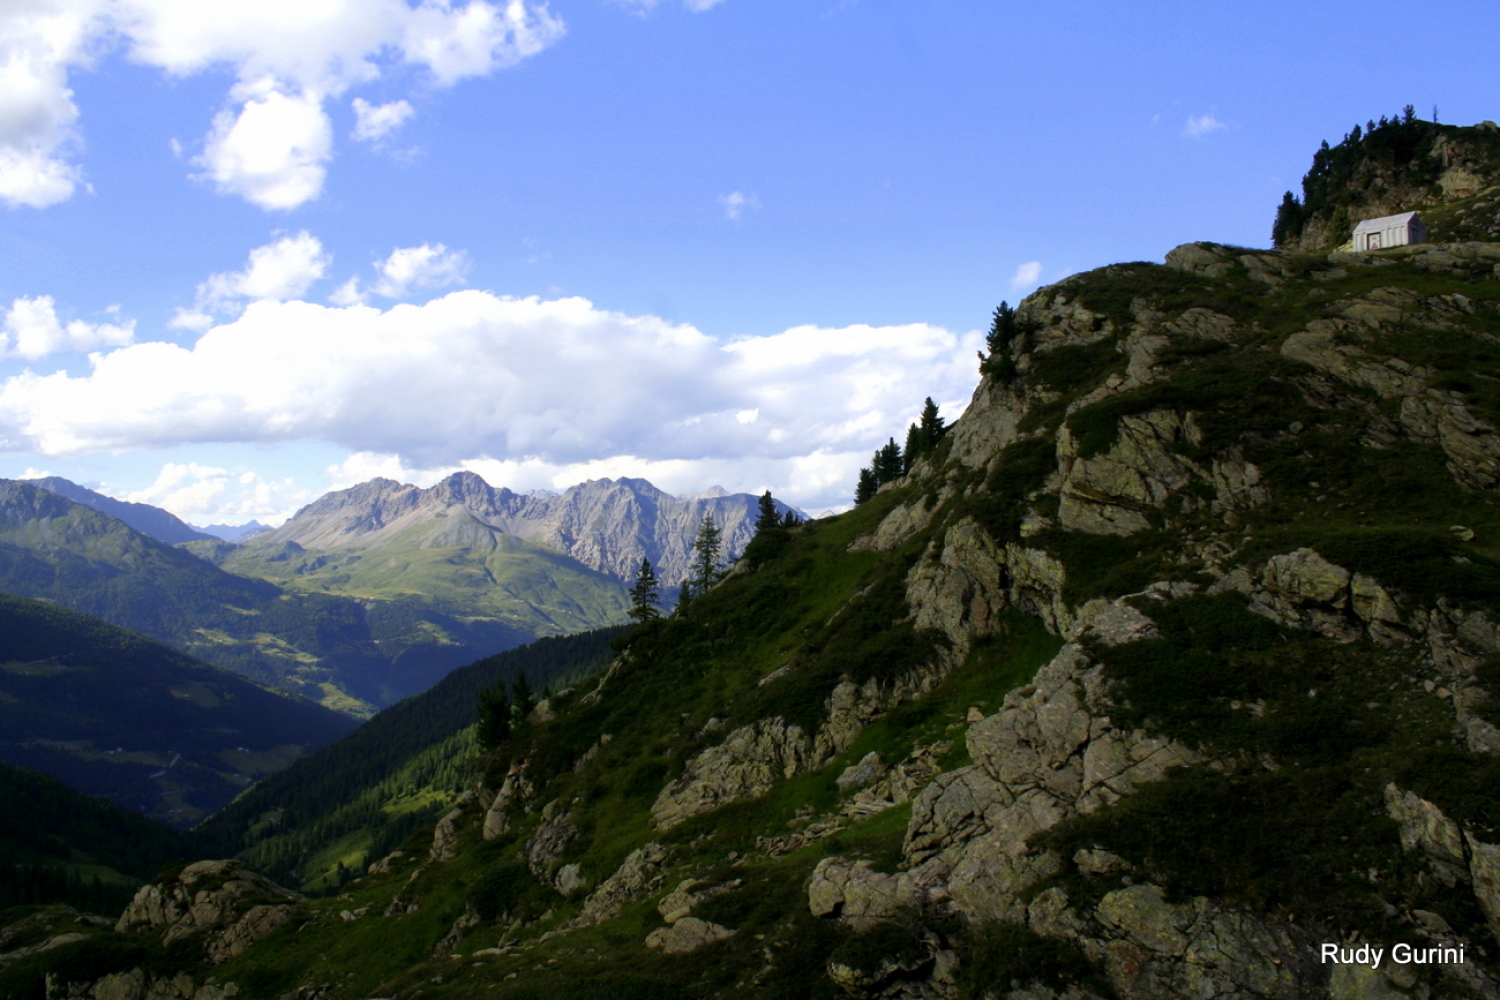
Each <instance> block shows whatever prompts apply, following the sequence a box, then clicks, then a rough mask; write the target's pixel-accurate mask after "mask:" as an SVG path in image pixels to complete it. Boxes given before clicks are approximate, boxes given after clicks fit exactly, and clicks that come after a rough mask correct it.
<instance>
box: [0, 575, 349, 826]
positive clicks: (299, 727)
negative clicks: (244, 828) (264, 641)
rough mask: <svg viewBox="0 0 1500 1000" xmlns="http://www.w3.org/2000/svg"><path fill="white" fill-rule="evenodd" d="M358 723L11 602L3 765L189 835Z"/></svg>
mask: <svg viewBox="0 0 1500 1000" xmlns="http://www.w3.org/2000/svg"><path fill="white" fill-rule="evenodd" d="M354 725H355V723H354V720H352V719H349V718H348V717H347V716H344V715H340V714H338V713H335V712H332V711H329V710H328V709H325V708H322V707H320V706H318V705H314V704H311V703H309V702H305V701H301V700H299V699H293V698H288V697H285V696H283V695H279V694H276V693H273V692H271V691H267V690H265V689H263V688H260V687H257V686H256V685H254V684H251V683H250V682H248V681H246V680H244V679H243V678H240V677H238V676H236V675H234V674H231V673H229V672H227V671H225V670H221V669H218V668H215V667H211V666H208V665H207V664H204V663H202V662H199V661H197V660H194V659H193V658H192V657H190V656H187V655H185V654H183V653H180V652H178V651H176V650H174V649H169V648H167V647H166V646H163V645H161V644H159V643H156V642H152V641H151V640H149V639H146V638H144V637H142V636H139V635H135V634H133V633H131V632H128V631H126V630H124V629H121V628H116V627H115V626H112V625H108V624H106V623H104V622H102V621H99V620H98V619H95V618H90V617H88V616H87V615H82V614H79V613H78V612H75V611H69V610H67V609H64V608H59V607H56V606H54V605H50V604H47V603H44V602H41V601H35V600H28V599H26V598H21V597H14V596H11V595H8V594H0V759H3V760H6V761H8V762H10V763H12V764H18V765H22V766H25V767H29V768H33V769H35V770H38V771H44V772H46V773H48V774H51V775H53V776H55V777H57V778H60V779H62V780H63V781H65V782H66V783H68V784H69V785H71V786H72V787H73V788H75V789H77V790H79V791H81V792H83V793H85V794H87V795H93V796H98V797H101V798H106V799H109V800H110V801H111V802H114V803H115V804H117V805H119V806H123V807H125V808H128V809H130V810H132V811H134V812H137V813H141V814H143V815H146V816H150V817H152V818H153V819H157V820H159V821H161V822H163V823H167V824H170V825H172V826H175V827H178V828H185V827H187V826H189V825H191V824H193V823H196V822H197V821H199V820H201V819H202V818H203V817H205V816H207V815H209V814H210V813H213V812H215V811H217V810H218V809H220V808H222V807H223V806H224V805H225V804H226V803H228V802H229V801H230V800H231V799H233V798H234V797H235V796H236V795H238V794H239V793H240V792H241V791H243V790H244V788H245V787H246V786H247V785H249V784H250V783H251V782H252V781H254V780H255V779H256V778H258V777H261V776H262V775H265V774H269V773H271V772H273V771H276V770H279V769H280V768H282V767H285V766H286V765H287V764H288V763H290V762H291V761H292V760H295V759H296V758H297V757H299V756H301V755H302V754H304V753H306V752H308V751H309V750H312V749H315V748H317V747H320V746H323V745H325V744H328V743H331V742H333V741H334V740H335V739H337V738H338V737H340V736H343V735H344V734H345V733H348V732H349V731H350V730H351V729H352V728H353V727H354Z"/></svg>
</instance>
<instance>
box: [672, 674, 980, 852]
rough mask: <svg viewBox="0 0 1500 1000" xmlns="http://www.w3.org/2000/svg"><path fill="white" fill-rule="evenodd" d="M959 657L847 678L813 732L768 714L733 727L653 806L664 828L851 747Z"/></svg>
mask: <svg viewBox="0 0 1500 1000" xmlns="http://www.w3.org/2000/svg"><path fill="white" fill-rule="evenodd" d="M953 662H954V658H953V657H952V656H949V657H939V659H938V660H937V661H936V662H933V663H930V664H928V665H926V666H923V667H920V668H918V669H916V670H913V671H911V672H909V673H907V674H906V675H904V676H902V677H898V678H896V679H894V680H888V681H881V680H878V679H876V678H871V679H870V680H867V681H866V682H865V683H863V684H855V683H853V682H852V681H848V680H845V681H842V682H840V683H839V684H838V685H837V686H835V687H834V689H833V692H832V693H831V694H830V695H829V696H828V698H827V700H826V701H825V702H824V709H825V711H826V713H827V715H826V720H825V721H824V723H823V724H822V725H821V726H820V727H818V730H817V732H816V733H814V734H812V735H808V734H807V733H806V732H805V731H804V730H803V728H802V727H801V726H798V725H796V724H793V723H788V722H787V721H786V720H785V719H783V718H781V717H780V716H774V717H772V718H769V719H761V720H760V721H758V722H754V723H751V724H750V725H748V726H741V727H740V728H738V729H736V730H734V731H733V732H731V733H730V734H729V735H728V736H727V737H725V739H724V741H723V742H722V743H719V744H718V745H716V746H712V747H709V748H708V749H707V750H704V751H703V752H701V753H699V754H698V755H697V756H695V757H693V758H692V759H691V760H690V761H688V763H687V767H686V768H684V770H683V774H682V776H681V777H680V778H677V779H676V780H675V781H672V782H670V783H669V784H667V786H666V787H664V788H663V789H662V790H661V792H660V794H658V795H657V797H656V801H655V802H654V803H653V804H652V806H651V822H652V826H654V827H655V828H656V829H657V830H663V831H665V830H670V829H671V828H672V827H674V826H677V825H678V824H679V823H682V822H683V821H684V820H687V819H689V818H691V817H693V816H697V815H699V814H701V813H705V812H708V811H709V810H712V809H717V808H718V807H719V806H722V805H727V804H728V803H730V802H736V801H740V800H743V799H752V798H759V797H760V796H762V795H764V794H766V792H768V791H770V790H771V788H772V787H773V786H774V785H775V784H776V782H778V781H783V780H785V779H787V778H790V777H793V776H794V775H797V774H800V773H802V772H804V771H809V770H815V769H816V768H819V767H822V766H823V765H825V764H827V763H828V762H829V761H831V760H833V759H834V758H835V757H837V756H838V755H839V754H841V753H843V752H844V751H845V750H847V749H848V748H849V747H850V746H851V745H852V744H853V743H854V740H855V739H856V738H858V736H859V734H860V732H862V731H863V729H864V727H865V726H866V725H867V724H868V723H869V722H870V721H871V720H872V719H875V718H877V717H879V716H880V715H881V714H882V713H884V712H886V711H889V710H890V709H891V708H892V707H893V706H895V705H898V704H901V703H902V702H904V701H909V700H911V699H912V698H917V697H920V696H921V695H923V694H926V693H927V692H928V691H930V690H931V689H932V688H933V686H934V685H936V684H937V683H939V682H940V681H941V680H942V679H943V678H944V677H945V676H947V672H948V671H949V670H950V669H951V668H952V665H953Z"/></svg>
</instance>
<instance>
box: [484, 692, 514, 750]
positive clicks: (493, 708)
mask: <svg viewBox="0 0 1500 1000" xmlns="http://www.w3.org/2000/svg"><path fill="white" fill-rule="evenodd" d="M510 718H511V706H510V699H509V698H508V697H506V695H505V682H504V681H496V682H495V686H494V687H487V688H485V689H484V690H483V691H481V692H479V733H478V737H479V746H480V748H481V749H484V750H493V749H495V748H496V747H498V746H500V745H501V744H502V743H504V742H505V741H506V740H508V739H510Z"/></svg>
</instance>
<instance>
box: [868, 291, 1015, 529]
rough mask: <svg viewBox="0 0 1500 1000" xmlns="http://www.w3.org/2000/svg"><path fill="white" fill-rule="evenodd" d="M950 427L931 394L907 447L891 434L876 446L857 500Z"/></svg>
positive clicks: (902, 471)
mask: <svg viewBox="0 0 1500 1000" xmlns="http://www.w3.org/2000/svg"><path fill="white" fill-rule="evenodd" d="M1002 306H1004V304H1003V303H1002ZM1005 308H1009V307H1008V306H1007V307H1005ZM947 431H948V428H947V426H946V424H945V421H944V420H943V418H942V417H940V416H939V415H938V408H937V404H936V403H934V402H933V401H932V397H931V396H928V397H927V400H926V402H925V403H924V404H923V406H922V416H921V417H920V418H919V419H918V421H917V422H916V423H914V424H912V425H911V426H910V427H908V428H907V429H906V447H905V448H902V447H901V446H900V445H898V444H897V443H896V439H895V438H890V439H889V440H887V441H886V443H885V444H884V445H883V446H881V447H880V448H879V449H877V450H876V452H875V459H874V461H873V462H871V463H870V465H869V466H868V467H866V468H863V469H860V470H859V485H858V486H856V487H855V489H854V502H855V504H862V503H864V502H865V501H866V500H868V499H870V498H871V497H873V496H874V495H875V494H876V492H877V491H878V490H879V489H880V487H882V486H884V485H885V484H886V483H889V482H893V481H895V480H897V479H900V478H901V477H902V476H904V475H906V474H907V473H908V472H910V471H911V467H912V466H913V465H915V464H916V463H917V460H918V459H920V458H921V457H922V456H923V455H927V454H929V453H930V452H931V451H932V450H933V449H934V448H936V447H937V443H938V442H939V441H941V440H942V438H943V435H944V434H946V433H947Z"/></svg>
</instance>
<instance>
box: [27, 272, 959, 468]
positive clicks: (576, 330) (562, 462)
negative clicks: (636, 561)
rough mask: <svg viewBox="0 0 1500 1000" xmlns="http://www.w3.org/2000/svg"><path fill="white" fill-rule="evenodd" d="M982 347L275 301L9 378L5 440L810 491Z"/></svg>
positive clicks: (949, 390)
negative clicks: (611, 465)
mask: <svg viewBox="0 0 1500 1000" xmlns="http://www.w3.org/2000/svg"><path fill="white" fill-rule="evenodd" d="M981 340H982V338H981V335H980V334H979V332H978V331H971V332H968V333H964V334H956V333H953V332H950V331H947V330H943V329H941V328H938V327H933V326H930V325H925V324H911V325H908V326H900V327H869V326H851V327H845V328H842V329H824V328H818V327H812V326H803V327H796V328H794V329H790V330H787V331H785V332H783V333H780V334H776V335H774V336H768V337H761V338H754V339H749V340H742V341H737V342H735V343H732V344H729V345H720V344H719V343H717V342H716V341H714V340H713V339H712V338H710V337H708V336H706V335H704V334H703V333H701V332H700V331H698V330H696V329H694V328H693V327H691V326H686V325H675V324H672V323H668V322H666V321H664V320H661V319H659V318H657V317H654V316H627V315H623V314H620V313H614V312H608V311H605V310H601V309H597V308H595V307H594V306H593V305H592V304H591V303H589V302H588V301H586V300H584V299H579V298H568V299H558V300H550V301H547V300H541V299H537V298H525V299H513V298H503V297H499V296H496V295H493V294H490V293H487V292H479V291H459V292H452V293H450V294H448V295H445V296H443V297H441V298H438V299H434V300H432V301H429V302H427V303H425V304H422V305H396V306H393V307H391V308H390V309H388V310H384V311H381V310H378V309H374V308H371V307H369V306H362V305H353V306H348V307H345V308H332V307H328V306H322V305H316V304H313V303H309V302H303V301H288V302H278V301H276V300H274V299H271V298H266V299H261V300H259V301H256V302H253V303H251V304H250V306H249V307H248V308H247V309H246V310H245V311H244V313H243V315H241V316H240V317H239V318H238V319H237V320H235V321H233V322H230V323H226V324H223V325H220V326H217V327H215V328H214V329H212V330H210V331H209V332H207V333H206V334H204V335H203V336H201V337H200V338H199V339H198V341H197V342H196V344H194V345H193V346H192V347H191V348H186V347H180V346H177V345H174V344H168V343H143V344H136V345H133V346H129V347H124V348H120V349H117V350H114V351H112V352H109V353H104V354H97V355H94V356H93V357H92V358H91V361H92V370H91V371H89V372H88V373H87V374H84V375H78V376H73V375H69V374H68V373H66V372H58V373H55V374H52V375H37V374H34V373H30V372H27V373H22V374H20V375H16V376H13V377H11V378H9V379H8V380H6V381H5V382H4V383H3V384H0V441H3V442H4V443H5V444H6V445H7V446H8V447H9V449H10V450H13V451H32V452H36V453H38V454H40V455H44V456H65V455H78V454H83V453H89V452H98V451H109V450H116V449H133V448H142V447H161V446H171V445H177V444H184V443H189V442H252V443H260V442H280V441H292V440H313V441H322V442H325V443H328V444H332V445H336V446H340V447H344V448H347V449H349V450H350V451H353V452H369V453H372V454H376V455H396V456H399V457H400V460H401V461H402V462H404V463H406V464H407V465H408V466H410V467H412V468H428V469H432V468H447V467H453V466H457V465H460V464H461V463H465V462H473V461H478V460H481V459H489V460H494V461H501V462H527V461H534V462H538V463H541V464H542V465H543V466H546V467H549V468H558V469H565V468H583V467H585V466H589V465H590V464H591V463H597V462H616V463H618V462H625V463H627V464H629V463H637V464H639V463H646V466H647V467H655V466H656V465H660V464H661V463H669V464H670V463H674V462H676V463H686V464H685V465H683V466H682V468H687V467H688V466H691V467H693V468H695V469H698V470H699V472H700V473H701V472H702V471H703V470H705V469H707V470H710V471H712V470H714V469H717V468H724V469H727V470H730V471H734V470H739V472H738V474H739V475H740V476H743V475H746V474H748V471H749V470H753V469H758V468H764V469H766V470H767V471H766V472H765V474H764V475H765V478H766V479H767V481H776V480H774V479H772V478H770V476H771V470H773V469H774V468H790V467H791V465H792V464H795V463H799V462H800V463H804V466H805V468H804V471H803V472H801V473H799V474H800V475H803V476H805V477H808V478H817V477H818V476H820V475H824V474H825V472H826V470H829V469H833V468H837V469H840V470H844V471H849V470H857V469H858V467H859V464H860V463H861V462H863V461H868V457H869V456H868V451H869V450H871V449H873V448H874V447H875V446H876V445H878V444H879V443H880V442H881V441H883V440H884V439H885V437H886V436H888V435H890V434H894V433H896V432H898V431H900V430H901V428H903V427H904V426H905V421H909V420H910V419H912V418H913V417H914V416H915V414H916V410H917V409H918V407H919V406H920V401H921V400H922V398H923V397H924V396H927V395H931V396H933V397H934V398H935V399H938V400H939V401H940V402H942V401H946V402H942V405H943V406H944V407H945V408H946V412H947V415H948V416H950V417H952V416H954V415H956V414H954V413H953V412H952V409H953V407H955V406H957V405H958V403H959V402H960V401H962V400H964V399H966V398H967V396H968V393H969V391H970V390H971V388H972V386H973V384H974V381H975V379H976V375H975V371H974V364H973V356H974V352H975V351H976V350H977V349H978V347H979V344H980V341H981ZM751 411H753V412H754V413H755V414H756V419H754V420H746V419H745V418H744V415H745V414H746V413H748V412H751ZM814 456H821V457H817V458H814ZM631 467H635V466H631ZM846 467H847V468H846ZM818 470H825V472H819V471H818ZM840 474H842V473H840ZM851 475H852V472H851ZM714 478H715V479H716V480H717V479H727V478H729V477H728V476H717V475H716V476H715V477H714ZM574 481H576V480H574ZM704 481H705V480H703V479H698V480H697V483H698V485H697V486H695V487H694V488H702V485H703V482H704ZM538 485H547V484H538ZM562 485H568V483H566V482H565V483H563V484H562Z"/></svg>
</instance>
